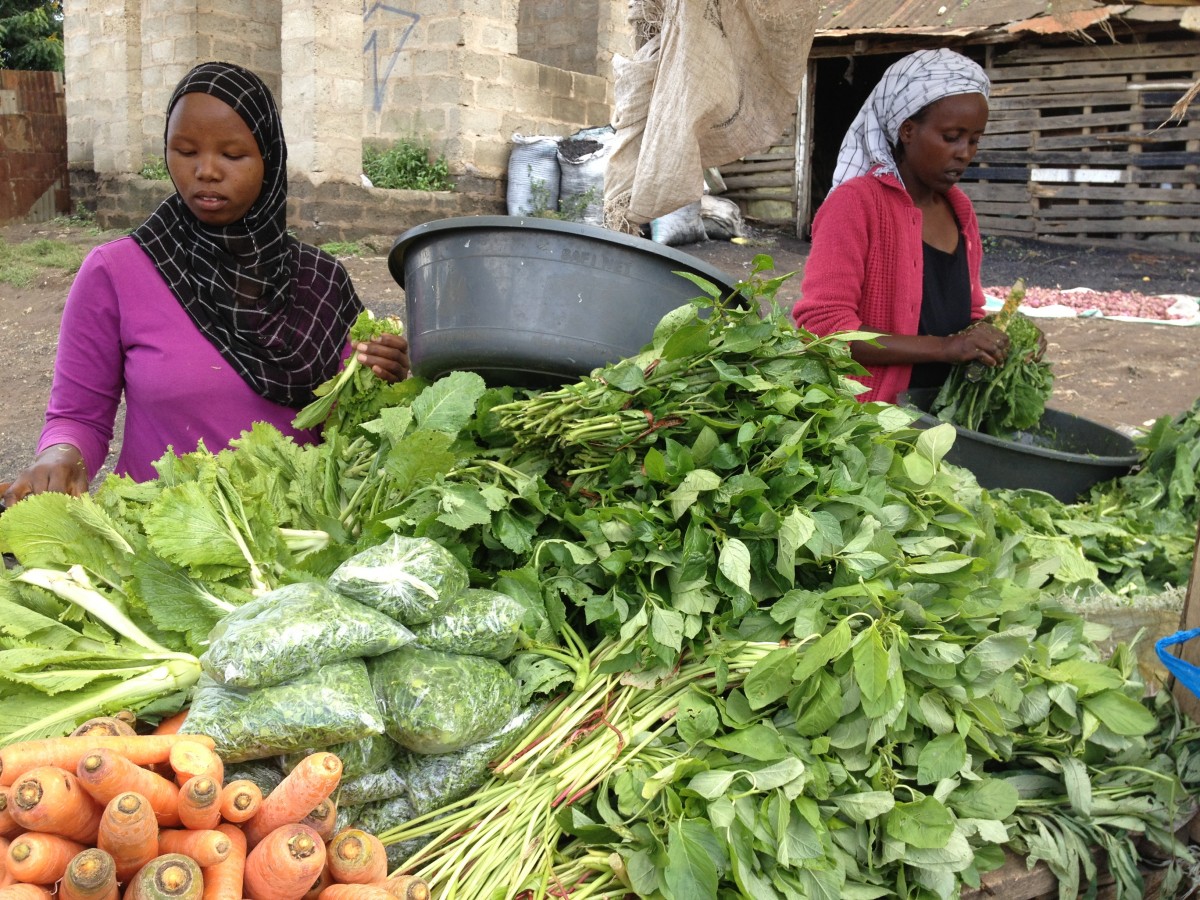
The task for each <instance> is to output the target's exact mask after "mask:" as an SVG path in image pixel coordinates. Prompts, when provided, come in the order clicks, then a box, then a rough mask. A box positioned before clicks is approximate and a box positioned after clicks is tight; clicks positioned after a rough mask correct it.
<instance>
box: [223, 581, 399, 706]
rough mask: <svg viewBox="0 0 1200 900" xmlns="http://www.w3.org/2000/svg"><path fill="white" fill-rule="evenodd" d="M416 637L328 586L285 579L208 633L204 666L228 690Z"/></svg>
mask: <svg viewBox="0 0 1200 900" xmlns="http://www.w3.org/2000/svg"><path fill="white" fill-rule="evenodd" d="M412 640H413V634H412V632H411V631H409V630H408V629H407V628H405V627H404V626H403V625H401V624H400V623H399V622H397V621H396V620H395V619H393V618H391V617H390V616H386V615H384V614H383V613H381V612H379V611H378V610H376V609H372V608H371V607H369V606H366V605H364V604H362V603H358V602H356V601H354V600H351V599H350V598H349V597H343V596H342V595H341V594H337V593H334V592H333V591H331V590H330V589H329V588H327V587H325V585H323V584H313V583H309V582H300V583H297V584H285V585H283V586H282V587H279V588H276V589H275V590H273V591H268V592H267V593H265V594H262V595H260V596H258V597H256V598H255V599H254V600H251V601H250V602H249V603H247V604H245V605H243V606H239V607H238V608H237V609H235V610H234V611H233V612H231V613H229V615H227V616H225V618H223V619H222V620H221V621H220V622H218V623H217V625H216V627H215V628H213V630H212V631H211V632H209V635H208V641H209V646H208V649H207V650H205V651H204V653H202V654H201V655H200V667H201V668H202V669H203V670H204V673H205V674H206V675H208V677H209V678H211V679H212V680H213V681H216V682H217V683H219V684H225V685H229V686H230V687H240V688H259V687H269V686H270V685H273V684H280V683H281V682H284V681H287V680H289V679H291V678H293V677H295V676H296V675H299V674H300V673H301V672H307V671H309V670H310V669H316V668H320V667H321V666H324V665H328V664H329V663H334V662H341V661H342V660H345V659H357V658H359V657H363V656H378V655H379V654H380V653H387V652H389V651H392V650H396V649H398V648H400V647H403V646H404V645H405V644H408V643H411V642H412Z"/></svg>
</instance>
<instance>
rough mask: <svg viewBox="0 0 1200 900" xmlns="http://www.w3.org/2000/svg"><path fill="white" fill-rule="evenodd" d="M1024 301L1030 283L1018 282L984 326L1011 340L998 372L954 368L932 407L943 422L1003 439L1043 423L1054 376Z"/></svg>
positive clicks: (971, 365)
mask: <svg viewBox="0 0 1200 900" xmlns="http://www.w3.org/2000/svg"><path fill="white" fill-rule="evenodd" d="M1024 297H1025V282H1024V280H1020V279H1019V280H1018V281H1017V283H1016V284H1015V285H1013V288H1012V290H1011V291H1010V292H1009V294H1008V297H1007V298H1006V299H1005V301H1004V305H1003V306H1002V307H1001V309H1000V310H999V311H998V312H995V313H992V314H990V315H987V316H985V317H984V318H983V319H982V320H981V322H982V323H985V324H988V325H992V326H994V327H995V328H998V329H999V330H1000V331H1003V332H1005V333H1006V334H1007V335H1008V337H1009V342H1010V343H1009V350H1008V355H1007V357H1005V360H1004V362H1003V363H1001V364H1000V365H998V366H993V367H988V366H985V365H983V364H981V363H978V362H972V363H969V364H967V365H963V366H954V367H952V368H951V371H950V375H949V376H948V377H947V378H946V381H945V383H944V384H943V385H942V387H941V390H939V391H938V393H937V396H936V397H934V400H933V403H932V404H931V406H930V412H931V413H932V414H933V415H934V416H936V417H937V418H938V419H940V420H941V421H943V422H950V423H952V424H954V425H958V426H959V427H961V428H966V429H968V430H969V431H980V432H983V433H984V434H990V435H992V436H993V437H998V438H1002V439H1010V438H1011V437H1012V436H1013V435H1014V434H1015V433H1016V432H1020V431H1026V430H1028V429H1031V428H1034V427H1035V426H1036V425H1037V424H1038V422H1039V421H1041V418H1042V415H1043V414H1044V413H1045V411H1046V401H1047V400H1049V399H1050V393H1051V391H1053V389H1054V373H1053V371H1052V370H1051V368H1050V365H1049V364H1048V363H1046V362H1044V361H1043V360H1042V359H1041V346H1040V344H1041V340H1042V333H1041V330H1040V329H1039V328H1038V327H1037V326H1036V325H1035V324H1034V323H1033V321H1032V320H1031V319H1029V318H1028V317H1026V316H1025V315H1023V314H1022V313H1021V312H1020V309H1019V308H1020V305H1021V301H1022V300H1023V299H1024ZM978 324H979V323H975V324H974V325H972V326H971V327H976V326H977V325H978Z"/></svg>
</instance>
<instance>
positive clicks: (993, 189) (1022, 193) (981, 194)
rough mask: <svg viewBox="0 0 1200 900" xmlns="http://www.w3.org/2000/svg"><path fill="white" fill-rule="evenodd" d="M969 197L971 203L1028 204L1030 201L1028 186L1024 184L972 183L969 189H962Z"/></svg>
mask: <svg viewBox="0 0 1200 900" xmlns="http://www.w3.org/2000/svg"><path fill="white" fill-rule="evenodd" d="M963 190H965V191H966V192H967V193H968V194H970V195H971V202H973V203H979V202H981V201H989V202H992V203H1028V202H1029V200H1030V192H1029V186H1028V185H1024V184H996V183H994V182H978V181H973V182H971V183H970V185H969V187H964V188H963Z"/></svg>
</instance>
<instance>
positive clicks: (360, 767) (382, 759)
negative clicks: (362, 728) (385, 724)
mask: <svg viewBox="0 0 1200 900" xmlns="http://www.w3.org/2000/svg"><path fill="white" fill-rule="evenodd" d="M318 750H325V751H327V752H329V753H332V754H334V755H335V756H337V758H338V759H340V760H341V761H342V780H341V783H342V784H345V783H346V782H347V781H348V780H349V779H351V778H357V777H358V776H360V775H366V774H368V773H370V772H382V771H385V770H386V769H387V768H388V766H389V765H390V764H391V762H392V760H393V759H395V758H396V754H398V753H399V752H400V745H399V744H397V743H396V742H395V741H393V740H392V739H391V738H390V737H388V736H387V735H386V734H372V735H370V736H369V737H365V738H363V739H362V740H361V741H347V742H345V743H342V744H331V745H330V746H328V747H306V748H304V749H303V750H301V751H299V752H297V753H288V754H287V755H285V756H283V757H281V758H280V767H281V768H282V770H283V771H284V772H290V771H292V769H294V768H296V763H298V762H300V760H302V759H304V757H306V756H311V755H312V754H314V753H316V752H317V751H318Z"/></svg>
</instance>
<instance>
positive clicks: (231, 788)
mask: <svg viewBox="0 0 1200 900" xmlns="http://www.w3.org/2000/svg"><path fill="white" fill-rule="evenodd" d="M262 801H263V793H262V788H260V787H259V786H258V785H257V784H255V783H254V782H253V781H251V780H250V779H249V778H235V779H234V780H233V781H231V782H229V783H228V784H226V785H225V787H223V788H221V818H222V819H225V820H226V821H228V822H234V823H238V822H245V821H246V820H247V819H249V818H250V817H251V816H253V815H254V814H255V813H256V812H258V808H259V807H260V806H261V805H262ZM310 824H311V823H310Z"/></svg>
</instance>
